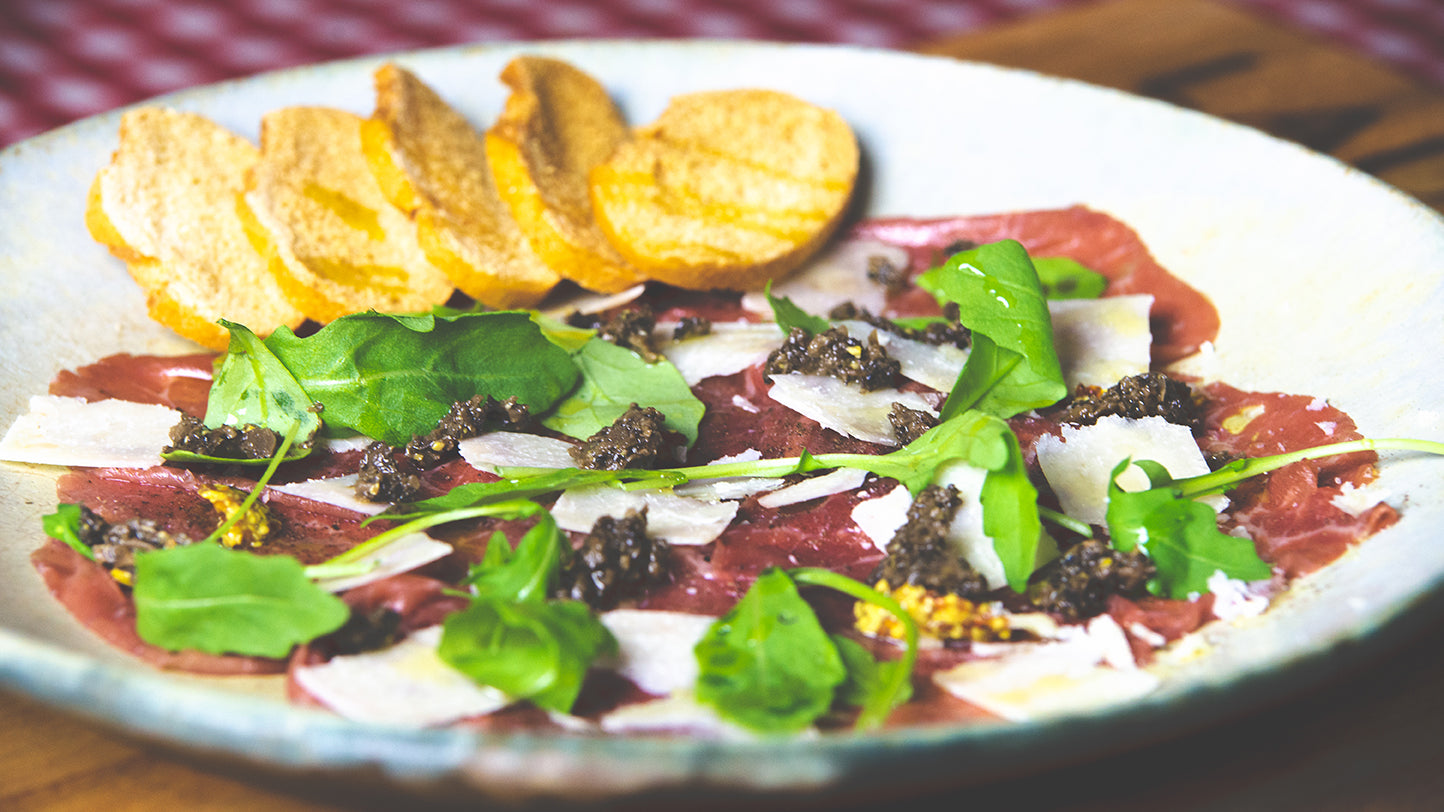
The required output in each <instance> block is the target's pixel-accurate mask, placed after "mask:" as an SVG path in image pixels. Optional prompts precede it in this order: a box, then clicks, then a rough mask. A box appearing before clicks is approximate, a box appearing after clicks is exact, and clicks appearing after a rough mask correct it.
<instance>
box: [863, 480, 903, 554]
mask: <svg viewBox="0 0 1444 812" xmlns="http://www.w3.org/2000/svg"><path fill="white" fill-rule="evenodd" d="M912 504H913V495H912V494H910V493H908V489H907V488H904V487H903V486H901V485H899V486H897V487H896V488H893V489H892V490H890V491H888V492H887V493H885V494H883V495H882V496H879V497H877V498H875V499H867V500H865V501H862V502H858V503H857V505H856V506H855V507H854V508H853V509H852V522H853V524H855V525H857V526H858V528H859V529H861V530H862V532H863V535H865V536H867V537H868V538H869V539H871V540H872V543H873V544H875V545H877V548H878V549H879V550H883V551H884V552H886V551H887V545H888V542H890V541H892V537H893V535H894V534H896V533H897V531H898V529H899V528H901V527H902V526H903V525H904V524H907V520H908V508H910V507H912Z"/></svg>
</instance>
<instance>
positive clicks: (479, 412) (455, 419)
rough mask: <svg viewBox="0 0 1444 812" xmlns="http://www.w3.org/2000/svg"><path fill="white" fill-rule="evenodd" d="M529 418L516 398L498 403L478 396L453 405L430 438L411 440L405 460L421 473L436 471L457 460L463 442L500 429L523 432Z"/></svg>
mask: <svg viewBox="0 0 1444 812" xmlns="http://www.w3.org/2000/svg"><path fill="white" fill-rule="evenodd" d="M529 418H530V415H529V414H528V413H527V408H526V405H525V404H522V403H520V402H518V401H517V399H516V398H514V397H510V398H507V399H506V400H504V401H498V400H497V399H496V398H494V397H492V396H491V395H486V396H484V397H483V396H482V395H476V396H474V397H472V398H471V399H470V400H460V401H457V402H456V403H453V404H451V411H449V412H447V413H446V416H445V417H443V418H441V421H440V422H438V423H437V424H436V428H435V429H433V430H432V431H431V432H430V433H429V434H427V435H426V436H425V437H413V438H411V442H409V443H407V444H406V458H407V459H408V460H410V461H411V462H412V463H413V464H415V465H416V466H418V467H420V468H422V469H427V468H435V467H436V466H437V465H440V464H441V463H442V462H445V461H446V460H448V459H451V458H452V457H455V456H456V446H457V444H458V443H460V442H461V441H462V440H465V439H467V438H468V437H478V436H480V435H482V434H485V433H486V432H488V431H494V430H496V429H499V428H513V429H514V428H520V427H522V426H524V425H526V423H527V421H528V420H529Z"/></svg>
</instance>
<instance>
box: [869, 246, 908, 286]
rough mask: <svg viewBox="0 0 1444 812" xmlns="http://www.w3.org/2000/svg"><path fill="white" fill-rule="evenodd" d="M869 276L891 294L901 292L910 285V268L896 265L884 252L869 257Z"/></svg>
mask: <svg viewBox="0 0 1444 812" xmlns="http://www.w3.org/2000/svg"><path fill="white" fill-rule="evenodd" d="M867 278H868V279H869V280H870V281H871V282H873V283H874V284H876V285H878V286H879V287H881V288H883V289H884V290H886V291H887V292H888V293H889V294H897V293H901V292H902V291H903V289H904V288H906V287H907V285H908V269H907V266H906V265H904V266H902V267H899V266H897V265H894V264H893V262H892V260H890V259H888V258H887V257H885V256H883V255H882V254H874V255H873V256H870V257H868V258H867Z"/></svg>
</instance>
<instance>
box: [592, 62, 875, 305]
mask: <svg viewBox="0 0 1444 812" xmlns="http://www.w3.org/2000/svg"><path fill="white" fill-rule="evenodd" d="M857 171H858V148H857V140H856V138H855V137H854V136H853V134H852V129H851V128H850V127H849V126H848V125H847V122H845V121H844V120H843V119H842V117H841V116H839V115H837V114H836V113H835V112H832V111H830V110H825V109H823V108H820V107H816V106H814V105H812V104H809V103H807V102H805V101H802V100H801V99H798V98H796V97H793V96H789V95H787V94H785V93H778V92H775V91H770V90H728V91H715V92H706V93H693V94H689V95H685V96H679V97H677V98H675V99H673V100H672V101H671V103H670V104H668V106H667V109H666V110H665V111H663V113H662V115H661V116H660V117H659V118H658V119H657V120H656V121H655V122H653V123H652V124H650V125H648V126H646V127H643V128H640V129H639V130H638V131H637V132H636V133H635V135H634V137H633V138H632V139H630V140H628V141H625V142H623V143H622V144H620V145H619V146H618V148H617V150H616V152H615V153H614V154H613V155H612V157H611V158H610V159H609V160H608V161H607V162H606V163H603V164H601V165H599V166H598V167H597V168H596V169H595V170H593V172H592V175H591V194H592V204H593V211H594V212H595V213H596V217H597V221H598V223H600V225H601V227H602V229H603V230H604V231H605V232H606V234H607V236H608V237H609V238H610V239H611V240H612V242H613V243H614V244H615V245H616V246H617V248H618V249H619V250H620V251H621V253H622V255H623V256H625V257H626V258H627V259H628V260H629V261H630V262H631V263H632V264H634V265H636V266H637V267H639V268H641V269H642V270H643V271H644V272H645V273H647V275H648V276H650V277H652V278H654V279H658V280H660V281H663V282H667V283H669V284H672V285H677V286H678V287H684V288H692V289H698V290H711V289H732V290H746V289H749V288H756V287H760V286H761V285H762V284H763V283H764V282H765V281H766V280H768V279H774V278H780V277H782V276H783V275H785V274H787V273H788V272H789V271H791V270H792V269H793V268H796V267H797V266H798V265H800V264H801V263H802V261H803V260H805V259H806V258H807V257H808V256H809V255H811V254H812V253H813V252H814V251H815V250H816V249H818V248H820V247H821V246H822V244H823V243H824V242H825V241H826V240H827V237H828V236H829V235H830V234H831V233H832V231H833V230H834V229H835V228H836V227H837V224H838V222H839V221H840V219H841V217H842V215H843V213H844V212H845V210H846V208H847V203H848V200H849V198H850V197H851V195H852V189H853V186H854V184H855V183H856V180H857Z"/></svg>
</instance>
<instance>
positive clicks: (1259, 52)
mask: <svg viewBox="0 0 1444 812" xmlns="http://www.w3.org/2000/svg"><path fill="white" fill-rule="evenodd" d="M919 50H922V51H926V52H929V53H935V54H946V55H951V56H957V57H962V58H967V59H977V60H982V61H987V62H995V63H999V64H1004V65H1011V66H1016V67H1023V68H1029V69H1034V70H1038V71H1041V72H1044V73H1050V74H1056V75H1061V76H1069V77H1074V78H1078V79H1083V80H1086V81H1089V82H1094V83H1097V84H1103V85H1111V86H1114V87H1118V88H1122V89H1125V90H1129V91H1133V92H1137V93H1141V94H1144V95H1149V96H1154V97H1158V98H1162V99H1166V100H1169V101H1172V102H1175V103H1178V104H1181V105H1184V106H1188V107H1193V108H1196V109H1199V110H1204V111H1206V112H1209V113H1212V114H1215V115H1218V116H1222V117H1224V118H1229V119H1233V120H1235V121H1239V122H1242V123H1245V124H1250V125H1253V126H1256V127H1259V128H1261V129H1263V130H1266V131H1268V132H1271V133H1273V134H1275V135H1279V136H1281V137H1285V138H1290V139H1293V140H1295V141H1299V142H1301V143H1303V144H1305V145H1307V146H1310V147H1312V148H1314V149H1317V150H1320V151H1322V152H1327V153H1330V154H1332V155H1334V156H1336V157H1338V158H1340V159H1341V160H1344V161H1346V162H1349V163H1351V164H1353V165H1354V166H1356V167H1358V168H1360V169H1362V170H1364V171H1367V172H1370V173H1373V174H1375V175H1377V176H1378V177H1380V178H1382V179H1383V180H1385V181H1387V182H1389V183H1391V184H1393V185H1395V186H1397V187H1399V188H1400V189H1403V190H1404V191H1406V192H1408V193H1409V194H1411V195H1413V196H1415V197H1417V198H1419V199H1420V200H1422V201H1424V202H1425V203H1427V204H1429V205H1431V206H1433V207H1435V208H1436V209H1441V210H1444V92H1441V91H1439V90H1438V89H1437V88H1431V87H1426V86H1424V85H1423V84H1421V83H1418V82H1413V81H1410V80H1408V79H1405V78H1403V77H1401V76H1399V75H1398V74H1395V73H1393V72H1391V71H1390V70H1388V69H1386V68H1384V67H1381V66H1379V65H1376V64H1373V63H1370V62H1367V61H1363V60H1360V59H1359V58H1357V57H1354V56H1352V55H1350V54H1346V53H1343V52H1340V51H1338V50H1336V49H1334V48H1331V47H1330V46H1328V45H1327V44H1325V43H1322V42H1320V41H1317V40H1313V39H1310V38H1308V37H1305V36H1301V35H1297V34H1294V33H1291V32H1288V31H1284V30H1281V29H1279V28H1277V27H1274V26H1272V25H1268V24H1265V23H1262V22H1261V21H1259V20H1257V19H1255V18H1252V17H1250V16H1248V15H1246V14H1244V13H1242V12H1239V11H1237V10H1234V9H1232V8H1230V7H1228V6H1225V5H1221V4H1219V3H1216V2H1208V1H1206V0H1116V1H1115V2H1102V3H1099V4H1095V5H1088V6H1083V7H1079V8H1077V9H1075V10H1070V11H1067V12H1064V13H1058V14H1054V15H1049V16H1043V17H1041V18H1033V19H1030V20H1026V21H1024V22H1022V23H1020V24H1017V25H1013V26H1010V27H1005V28H999V29H994V30H988V31H984V32H981V33H976V34H969V35H966V36H959V37H954V38H943V39H939V40H936V41H933V42H929V43H926V44H924V45H922V46H920V47H919ZM1422 616H1423V618H1424V622H1422V623H1419V624H1416V626H1415V627H1414V628H1410V629H1406V630H1401V631H1400V632H1399V633H1398V635H1397V637H1398V639H1397V641H1396V645H1395V646H1394V648H1393V650H1392V651H1389V652H1385V656H1381V657H1374V658H1372V659H1369V660H1367V661H1366V664H1365V665H1364V666H1363V667H1362V668H1359V669H1355V671H1354V672H1353V673H1350V674H1339V675H1336V676H1335V679H1334V680H1333V681H1332V682H1330V683H1328V684H1327V685H1325V686H1323V687H1322V688H1317V689H1314V690H1310V691H1307V692H1305V693H1303V694H1302V695H1300V696H1297V697H1294V698H1291V699H1290V700H1289V701H1288V702H1287V703H1286V704H1283V705H1280V706H1277V707H1274V708H1270V709H1267V710H1265V711H1263V712H1261V713H1255V714H1252V715H1248V716H1246V717H1244V718H1240V719H1229V720H1220V722H1219V724H1217V725H1216V726H1214V727H1211V728H1209V729H1206V730H1202V731H1197V732H1194V733H1191V734H1189V735H1187V736H1184V737H1181V738H1177V739H1175V740H1171V741H1166V742H1163V743H1160V744H1157V745H1154V746H1151V747H1148V748H1146V749H1143V750H1139V751H1134V752H1130V753H1126V754H1122V755H1119V756H1114V757H1110V758H1106V759H1102V760H1094V761H1083V762H1081V763H1079V764H1078V765H1076V766H1071V767H1067V768H1064V769H1059V770H1053V771H1050V772H1047V773H1044V774H1042V775H1036V776H1031V777H1028V778H1026V779H1021V780H1014V781H1007V782H1003V783H999V784H994V785H989V786H986V787H981V788H970V789H967V790H964V791H961V792H958V791H952V792H946V793H941V794H937V795H933V796H927V797H923V798H919V799H917V800H916V801H915V802H914V803H913V806H914V807H915V808H917V807H922V808H932V807H937V808H944V807H947V808H952V809H958V808H962V807H963V805H964V804H966V805H967V806H968V807H970V808H979V809H984V808H999V809H1001V808H1013V809H1017V808H1023V809H1028V808H1054V807H1058V806H1062V805H1066V806H1067V807H1068V808H1073V809H1099V810H1101V809H1111V810H1154V809H1159V808H1171V809H1196V810H1205V809H1208V810H1212V809H1218V810H1234V809H1270V810H1304V809H1308V810H1335V809H1337V810H1353V809H1363V808H1368V809H1371V810H1405V809H1434V808H1439V807H1440V806H1441V804H1444V736H1441V735H1440V732H1439V726H1440V723H1441V722H1444V691H1441V689H1440V686H1444V625H1441V624H1440V623H1439V622H1438V620H1439V618H1440V616H1441V615H1440V613H1439V611H1438V607H1435V608H1434V609H1433V610H1428V611H1426V612H1424V613H1422ZM0 730H3V731H4V734H3V736H0V809H5V810H11V811H12V812H20V811H21V810H47V811H49V812H62V811H63V810H84V811H85V812H94V810H104V811H105V812H120V811H121V810H129V809H137V810H138V809H147V810H150V809H185V810H250V809H257V810H259V809H265V810H268V812H291V811H292V810H296V811H298V812H299V810H311V811H312V812H314V811H315V810H339V809H358V808H375V807H376V806H378V804H380V805H384V804H385V802H386V799H379V800H378V799H377V798H375V797H370V798H367V797H356V796H343V795H336V794H334V793H333V792H332V790H330V789H326V790H317V789H315V788H307V787H302V786H296V785H294V784H278V783H276V781H275V780H274V779H271V778H269V777H266V776H256V775H233V774H229V773H227V772H224V771H223V770H224V768H222V767H219V766H217V765H212V764H196V763H191V762H190V761H187V760H183V759H181V758H177V757H176V756H174V755H173V754H169V753H165V752H162V751H158V750H157V749H155V748H153V747H150V746H148V745H144V744H139V743H135V742H132V741H129V740H127V739H125V738H123V737H121V736H117V735H115V734H113V733H111V732H109V731H105V730H101V729H98V728H96V727H94V726H93V725H90V724H88V723H84V722H78V721H76V720H74V719H71V718H70V717H68V716H65V715H63V714H59V713H56V712H54V711H51V710H49V709H46V708H43V707H41V706H39V705H36V704H35V703H33V702H31V701H29V700H27V699H22V698H17V697H10V696H3V695H0Z"/></svg>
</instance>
